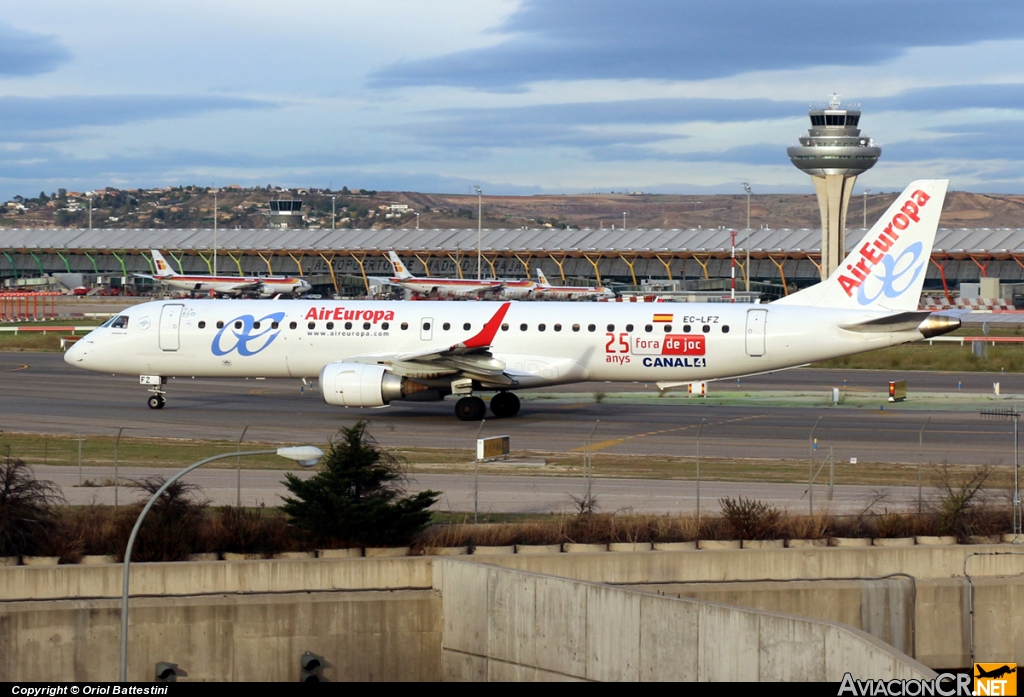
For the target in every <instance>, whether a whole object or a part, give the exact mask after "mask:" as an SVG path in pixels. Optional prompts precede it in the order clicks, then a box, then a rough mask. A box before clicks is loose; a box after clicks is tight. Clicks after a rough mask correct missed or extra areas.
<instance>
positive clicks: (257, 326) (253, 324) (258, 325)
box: [252, 322, 330, 329]
mask: <svg viewBox="0 0 1024 697" xmlns="http://www.w3.org/2000/svg"><path fill="white" fill-rule="evenodd" d="M252 328H253V329H259V328H260V323H259V322H253V323H252ZM329 328H330V327H328V329H329Z"/></svg>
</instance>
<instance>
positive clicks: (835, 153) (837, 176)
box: [788, 94, 882, 280]
mask: <svg viewBox="0 0 1024 697" xmlns="http://www.w3.org/2000/svg"><path fill="white" fill-rule="evenodd" d="M810 116H811V128H810V129H809V130H808V131H807V135H805V136H801V137H800V145H796V146H793V147H791V148H789V149H788V153H789V159H790V160H792V161H793V164H794V165H796V166H797V167H799V168H800V169H802V170H803V171H805V172H807V174H809V175H811V177H812V178H813V180H814V190H815V191H816V192H817V193H818V206H819V207H820V208H821V278H822V280H825V279H826V278H828V277H829V275H830V274H831V273H832V272H833V271H834V270H835V269H836V268H837V267H838V266H839V263H840V262H841V261H842V260H843V258H844V257H845V256H846V209H847V208H848V207H849V205H850V196H851V195H852V194H853V184H854V182H856V181H857V175H858V174H860V173H861V172H866V171H867V170H869V169H871V168H872V167H873V166H874V165H875V163H876V162H878V157H879V156H880V155H881V154H882V149H881V148H879V147H877V146H876V145H875V144H874V143H873V142H872V140H871V139H870V138H869V137H867V136H865V135H861V132H860V129H859V128H857V125H858V123H859V122H860V106H859V105H852V104H851V105H848V106H841V105H840V102H839V98H838V97H837V96H836V95H834V94H833V95H832V99H831V100H830V101H829V103H828V105H826V106H820V107H811V109H810Z"/></svg>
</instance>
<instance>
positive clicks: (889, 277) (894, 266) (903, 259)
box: [857, 242, 928, 305]
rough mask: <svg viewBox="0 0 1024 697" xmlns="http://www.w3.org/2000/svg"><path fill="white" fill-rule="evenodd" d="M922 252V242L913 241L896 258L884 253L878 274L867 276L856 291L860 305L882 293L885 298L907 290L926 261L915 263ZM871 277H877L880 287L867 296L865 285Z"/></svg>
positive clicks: (896, 295)
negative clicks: (880, 270) (880, 271)
mask: <svg viewBox="0 0 1024 697" xmlns="http://www.w3.org/2000/svg"><path fill="white" fill-rule="evenodd" d="M923 252H924V244H923V243H921V242H914V243H913V244H912V245H910V246H908V247H907V248H906V249H904V250H903V251H902V252H901V253H900V255H899V256H898V257H896V258H893V256H892V254H886V255H885V256H884V257H882V261H881V266H882V273H881V274H880V275H875V276H869V277H868V279H867V280H865V281H864V283H863V284H862V285H861V287H860V290H859V291H857V302H858V303H860V304H861V305H870V304H871V303H873V302H875V301H876V300H878V299H879V298H880V297H882V296H883V295H884V296H885V297H887V298H898V297H899V296H901V295H903V294H904V293H906V292H907V290H908V289H909V288H910V287H911V286H912V285H914V281H916V280H917V277H918V276H919V275H920V274H921V271H922V270H923V269H924V266H925V264H926V263H928V262H927V261H925V262H924V263H922V264H918V263H917V262H918V260H919V259H920V258H921V255H922V253H923ZM876 268H877V267H876ZM911 272H912V273H911ZM908 273H909V274H910V277H909V278H904V276H906V275H907V274H908ZM871 278H877V279H878V281H880V282H881V287H880V288H879V289H878V292H877V293H875V294H874V296H872V297H868V294H867V286H868V281H869V280H871ZM897 282H899V283H898V285H899V287H897Z"/></svg>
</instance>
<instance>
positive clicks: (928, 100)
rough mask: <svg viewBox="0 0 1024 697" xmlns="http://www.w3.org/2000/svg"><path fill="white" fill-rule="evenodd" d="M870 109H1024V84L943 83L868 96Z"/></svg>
mask: <svg viewBox="0 0 1024 697" xmlns="http://www.w3.org/2000/svg"><path fill="white" fill-rule="evenodd" d="M863 101H864V108H865V109H866V110H870V111H875V112H877V111H912V112H918V111H927V112H932V113H936V112H941V111H953V110H958V109H1014V110H1021V109H1024V84H1020V83H1004V84H991V85H984V84H982V85H942V86H940V87H926V88H919V89H910V90H905V91H903V92H900V93H899V94H897V95H893V96H891V97H879V98H871V99H864V100H863Z"/></svg>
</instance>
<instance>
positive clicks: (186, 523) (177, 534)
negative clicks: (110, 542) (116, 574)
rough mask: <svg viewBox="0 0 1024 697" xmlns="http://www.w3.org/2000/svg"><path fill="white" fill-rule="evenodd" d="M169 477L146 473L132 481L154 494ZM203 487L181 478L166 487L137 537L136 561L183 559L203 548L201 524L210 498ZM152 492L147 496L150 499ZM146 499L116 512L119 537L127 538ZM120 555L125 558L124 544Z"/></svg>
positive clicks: (142, 489)
mask: <svg viewBox="0 0 1024 697" xmlns="http://www.w3.org/2000/svg"><path fill="white" fill-rule="evenodd" d="M165 481H166V480H165V479H164V478H163V477H160V476H155V477H145V478H143V479H139V480H135V481H133V482H132V488H135V489H139V490H140V491H142V492H144V493H146V494H149V495H150V496H151V495H152V494H155V493H156V492H157V491H158V490H159V489H160V487H161V486H163V484H164V482H165ZM201 492H202V489H201V488H200V487H199V486H196V485H195V484H189V483H186V482H183V481H181V480H180V479H179V480H178V481H176V482H174V483H173V484H171V486H170V487H168V488H167V491H165V492H164V493H163V494H161V495H160V498H159V499H157V501H156V503H155V504H153V507H152V508H151V509H150V511H149V513H147V514H146V519H145V521H143V523H142V527H141V528H140V529H139V534H138V536H137V537H136V538H135V546H134V548H133V549H132V560H133V561H183V560H185V559H188V558H189V557H190V556H191V555H192V554H194V553H196V552H197V551H204V550H203V545H202V542H203V534H202V527H203V523H204V519H205V515H206V507H207V501H206V499H204V498H202V497H201ZM149 498H150V497H149V496H147V497H146V500H149ZM143 505H144V504H143V503H141V502H140V503H137V504H135V505H134V506H128V507H127V508H124V509H122V510H121V511H119V512H118V513H117V515H116V516H115V526H116V527H117V532H116V535H117V537H123V538H124V539H125V540H126V541H127V539H128V537H129V536H130V535H131V530H132V528H133V527H134V525H135V521H136V520H137V519H138V517H139V513H140V512H141V511H142V508H143ZM117 554H118V559H123V558H124V548H123V547H122V548H121V549H119V550H118V552H117Z"/></svg>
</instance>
